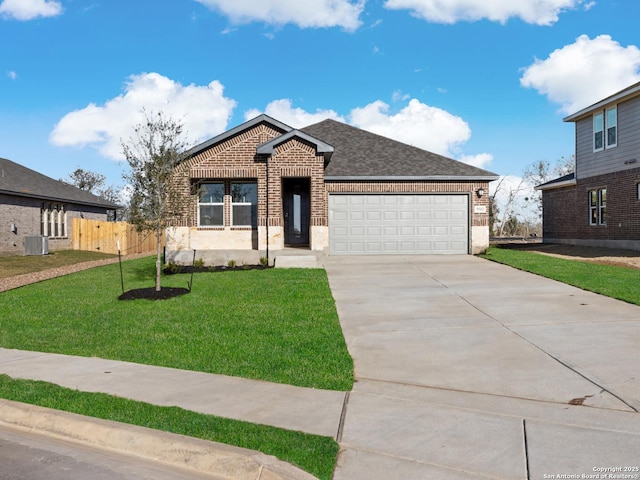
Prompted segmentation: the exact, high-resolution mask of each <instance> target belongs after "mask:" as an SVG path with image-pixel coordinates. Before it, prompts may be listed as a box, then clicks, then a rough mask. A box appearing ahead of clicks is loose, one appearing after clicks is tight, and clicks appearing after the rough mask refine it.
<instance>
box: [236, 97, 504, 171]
mask: <svg viewBox="0 0 640 480" xmlns="http://www.w3.org/2000/svg"><path fill="white" fill-rule="evenodd" d="M398 100H399V99H398ZM388 110H389V106H388V105H387V104H386V103H384V102H383V101H381V100H377V101H375V102H372V103H370V104H369V105H366V106H364V107H361V108H354V109H353V110H351V112H350V113H349V115H348V116H347V118H346V119H345V118H344V117H342V116H340V115H339V114H338V113H336V112H335V111H333V110H317V111H316V112H315V113H309V112H306V111H305V110H303V109H301V108H294V107H293V105H292V102H291V100H289V99H281V100H275V101H273V102H271V103H269V105H267V108H266V109H265V110H264V113H266V114H267V115H269V116H271V117H273V118H275V119H277V120H280V121H281V122H283V123H285V124H287V125H290V126H291V127H294V128H302V127H305V126H307V125H312V124H314V123H318V122H321V121H322V120H326V119H327V118H331V119H334V120H338V121H341V122H345V123H350V124H351V125H353V126H355V127H358V128H362V129H363V130H367V131H369V132H373V133H377V134H379V135H383V136H385V137H388V138H392V139H394V140H398V141H400V142H403V143H407V144H409V145H414V146H416V147H419V148H422V149H425V150H428V151H430V152H434V153H439V154H440V155H445V156H448V157H455V156H456V155H457V154H458V153H459V152H460V150H461V146H462V145H463V144H464V143H465V142H466V141H467V140H469V138H470V136H471V129H470V128H469V125H467V123H466V122H465V121H464V120H462V119H461V118H460V117H456V116H455V115H452V114H450V113H448V112H446V111H444V110H442V109H439V108H436V107H431V106H429V105H426V104H423V103H421V102H420V101H418V100H416V99H411V100H410V101H409V103H408V105H407V106H406V107H404V108H403V109H401V110H400V111H399V112H398V113H396V114H394V115H391V114H389V113H388ZM260 113H262V112H261V111H260V110H257V109H252V110H249V111H247V112H245V115H244V116H245V120H249V119H251V118H254V117H255V116H257V115H259V114H260ZM492 160H493V156H492V155H491V154H488V153H481V154H479V155H462V156H460V161H461V162H464V163H468V164H470V165H474V166H477V167H480V168H486V166H487V165H489V163H491V161H492Z"/></svg>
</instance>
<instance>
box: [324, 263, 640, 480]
mask: <svg viewBox="0 0 640 480" xmlns="http://www.w3.org/2000/svg"><path fill="white" fill-rule="evenodd" d="M323 263H324V265H325V268H326V270H327V273H328V276H329V282H330V285H331V289H332V291H333V294H334V297H335V299H336V302H337V307H338V313H339V316H340V321H341V323H342V328H343V331H344V334H345V338H346V340H347V345H348V348H349V351H350V353H351V355H352V356H353V358H354V362H355V370H356V379H357V382H356V385H355V387H354V390H353V392H351V394H350V396H349V400H348V404H347V408H346V415H345V420H344V427H343V429H342V433H341V437H340V439H339V440H340V442H341V446H342V453H341V455H340V458H339V463H338V468H337V471H336V474H335V477H334V478H335V479H336V480H342V479H358V478H367V479H369V480H376V479H381V480H382V479H385V480H387V479H389V478H402V479H403V480H405V479H414V478H415V479H428V478H444V479H447V478H451V479H457V478H487V477H488V478H518V479H525V478H532V479H533V478H541V479H542V478H554V477H551V475H554V476H555V478H562V477H558V475H578V477H577V478H590V477H587V476H585V477H581V475H599V474H600V475H601V474H602V473H606V470H602V469H606V468H609V469H612V468H616V469H617V468H620V470H617V471H616V472H613V471H611V470H610V471H609V473H615V474H620V473H622V474H628V475H631V476H629V477H618V478H640V476H638V475H639V474H640V471H638V470H637V469H638V468H639V467H640V415H639V414H638V413H637V411H638V410H639V409H640V307H637V306H632V305H628V304H626V303H623V302H619V301H616V300H612V299H609V298H606V297H602V296H599V295H596V294H592V293H588V292H584V291H582V290H579V289H576V288H573V287H570V286H567V285H564V284H561V283H558V282H554V281H551V280H548V279H545V278H542V277H538V276H535V275H531V274H528V273H524V272H520V271H518V270H515V269H512V268H510V267H505V266H502V265H498V264H495V263H492V262H489V261H486V260H482V259H480V258H477V257H473V256H428V257H427V256H407V257H398V256H392V257H391V256H389V257H327V258H325V259H324V260H323ZM638 288H640V285H639V286H638ZM625 468H628V469H629V470H628V471H625V470H624V469H625ZM545 475H547V476H546V477H545ZM565 478H571V477H565ZM591 478H597V477H591ZM599 478H609V477H602V476H601V477H599ZM612 478H614V477H612Z"/></svg>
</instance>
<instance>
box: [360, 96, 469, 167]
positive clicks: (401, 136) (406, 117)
mask: <svg viewBox="0 0 640 480" xmlns="http://www.w3.org/2000/svg"><path fill="white" fill-rule="evenodd" d="M350 123H351V124H353V125H354V126H356V127H359V128H362V129H364V130H368V131H370V132H373V133H377V134H379V135H383V136H385V137H389V138H393V139H395V140H399V141H401V142H404V143H407V144H409V145H415V146H416V147H420V148H423V149H425V150H429V151H431V152H434V153H439V154H440V155H446V156H453V155H455V153H456V152H457V151H458V150H459V147H460V145H462V144H463V143H465V142H466V141H467V140H469V138H470V137H471V129H470V128H469V125H468V124H467V122H465V121H464V120H462V118H460V117H456V116H455V115H452V114H450V113H449V112H446V111H445V110H442V109H440V108H437V107H431V106H429V105H426V104H424V103H421V102H420V101H418V100H416V99H415V98H413V99H411V100H410V101H409V104H408V105H407V106H406V107H404V108H403V109H402V110H400V111H399V112H398V113H396V114H393V115H392V114H389V105H387V104H386V103H384V102H383V101H381V100H377V101H375V102H373V103H370V104H369V105H366V106H364V107H362V108H355V109H353V110H352V111H351V115H350Z"/></svg>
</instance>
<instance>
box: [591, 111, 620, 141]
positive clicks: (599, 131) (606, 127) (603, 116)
mask: <svg viewBox="0 0 640 480" xmlns="http://www.w3.org/2000/svg"><path fill="white" fill-rule="evenodd" d="M617 145H618V107H617V106H616V107H611V108H607V109H606V110H603V111H600V112H598V113H596V114H594V115H593V151H594V152H599V151H602V150H604V149H605V148H613V147H616V146H617Z"/></svg>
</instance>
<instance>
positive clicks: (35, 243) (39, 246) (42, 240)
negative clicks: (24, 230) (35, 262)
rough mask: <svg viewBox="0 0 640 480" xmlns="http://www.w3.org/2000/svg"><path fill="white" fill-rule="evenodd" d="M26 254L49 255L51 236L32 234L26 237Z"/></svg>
mask: <svg viewBox="0 0 640 480" xmlns="http://www.w3.org/2000/svg"><path fill="white" fill-rule="evenodd" d="M24 253H25V255H48V254H49V238H48V237H45V236H43V235H31V236H28V237H24Z"/></svg>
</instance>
